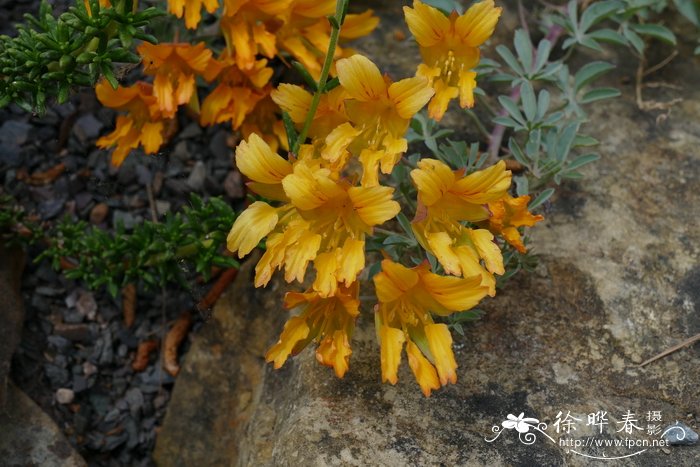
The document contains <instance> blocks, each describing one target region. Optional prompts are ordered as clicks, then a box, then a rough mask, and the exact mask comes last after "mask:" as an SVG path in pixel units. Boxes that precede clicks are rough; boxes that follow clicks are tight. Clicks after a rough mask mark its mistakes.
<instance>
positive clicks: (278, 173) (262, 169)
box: [236, 133, 292, 184]
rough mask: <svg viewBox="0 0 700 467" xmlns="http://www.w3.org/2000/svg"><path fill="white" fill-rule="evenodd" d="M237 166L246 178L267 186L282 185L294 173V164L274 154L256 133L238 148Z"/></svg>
mask: <svg viewBox="0 0 700 467" xmlns="http://www.w3.org/2000/svg"><path fill="white" fill-rule="evenodd" d="M236 166H237V167H238V170H240V171H241V173H242V174H243V175H245V176H246V177H248V178H250V179H251V180H255V181H256V182H260V183H266V184H276V183H280V182H281V181H282V179H283V178H284V177H285V176H287V175H289V174H290V173H292V164H290V163H289V162H288V161H286V160H284V159H283V158H282V157H281V156H280V155H278V154H276V153H274V152H273V151H272V149H270V146H268V145H267V143H266V142H265V141H264V140H263V139H262V138H261V137H259V136H258V135H257V134H255V133H253V134H251V135H250V137H249V138H248V141H247V142H246V141H241V143H240V144H239V145H238V148H236Z"/></svg>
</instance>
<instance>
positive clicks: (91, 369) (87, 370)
mask: <svg viewBox="0 0 700 467" xmlns="http://www.w3.org/2000/svg"><path fill="white" fill-rule="evenodd" d="M83 373H84V374H85V376H92V375H94V374H95V373H97V366H96V365H95V364H94V363H92V362H84V363H83Z"/></svg>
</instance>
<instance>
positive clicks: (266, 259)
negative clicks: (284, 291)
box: [228, 135, 400, 296]
mask: <svg viewBox="0 0 700 467" xmlns="http://www.w3.org/2000/svg"><path fill="white" fill-rule="evenodd" d="M321 163H322V160H319V159H314V158H310V157H309V156H307V157H304V158H300V159H299V160H296V161H293V163H292V162H290V161H287V160H285V159H283V158H282V157H280V156H279V155H277V154H275V153H274V152H273V151H272V149H271V148H270V147H269V146H268V145H267V144H266V143H265V142H264V141H263V140H262V139H261V138H260V137H259V136H257V135H251V137H250V138H249V139H248V141H244V142H242V143H241V144H240V145H239V147H238V148H237V149H236V164H237V166H238V169H239V170H240V171H241V173H243V174H244V175H245V176H246V177H248V178H249V179H251V180H252V182H251V183H250V184H249V185H248V186H249V187H250V189H251V190H253V191H254V192H256V193H259V194H261V195H263V196H266V197H268V198H270V199H273V200H278V201H282V202H283V204H282V205H281V206H280V207H277V208H273V207H271V206H270V205H268V204H267V203H263V202H257V203H254V204H253V205H251V206H250V207H249V208H248V209H247V210H246V211H244V213H243V214H242V215H241V216H239V218H238V219H236V222H235V223H234V224H233V227H232V228H231V232H230V233H229V237H228V248H229V250H231V251H232V252H236V251H237V252H238V256H239V257H243V256H245V255H246V254H248V253H249V252H250V251H251V250H252V249H253V248H254V247H255V245H257V243H258V242H259V241H260V240H262V239H263V238H264V237H267V242H266V251H265V253H264V254H263V256H262V258H261V259H260V261H259V263H258V265H257V267H256V269H255V271H256V278H255V284H256V286H257V287H260V286H264V285H266V284H267V283H268V281H269V280H270V278H271V277H272V273H273V272H274V271H275V270H276V269H282V268H284V270H285V280H287V282H291V281H293V280H297V281H299V282H302V281H303V280H304V277H305V274H306V269H307V266H308V264H309V262H311V261H314V260H315V261H316V262H315V267H316V280H315V281H314V289H315V290H316V291H318V292H319V293H320V294H321V295H322V296H331V295H333V294H334V293H335V292H336V289H337V287H338V283H339V282H342V283H345V285H346V286H349V285H350V284H351V283H352V282H354V281H355V280H356V278H357V274H358V273H359V272H360V271H361V270H362V269H363V268H364V265H365V262H364V261H365V256H364V241H365V237H366V235H367V234H370V233H371V232H372V230H373V227H374V226H376V225H379V224H382V223H384V222H386V221H387V220H389V219H391V218H393V217H394V216H396V214H398V212H399V210H400V206H399V204H398V203H397V202H396V201H394V200H393V199H392V195H393V192H394V189H393V188H390V187H383V186H374V187H356V186H352V185H351V184H350V183H349V182H348V181H347V180H346V179H343V178H338V175H337V174H336V173H334V172H332V171H331V170H329V169H327V168H325V167H322V166H321ZM248 210H251V211H252V212H251V213H250V214H246V213H247V212H248Z"/></svg>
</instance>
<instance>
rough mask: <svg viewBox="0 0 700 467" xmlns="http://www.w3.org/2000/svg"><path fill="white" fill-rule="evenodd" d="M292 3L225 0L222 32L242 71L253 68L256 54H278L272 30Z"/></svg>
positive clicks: (271, 55) (272, 55)
mask: <svg viewBox="0 0 700 467" xmlns="http://www.w3.org/2000/svg"><path fill="white" fill-rule="evenodd" d="M292 2H293V0H224V15H223V16H222V18H221V32H222V34H223V35H224V39H225V40H226V47H227V48H228V50H229V52H230V53H231V55H232V56H233V57H234V58H235V60H236V64H237V65H238V67H239V68H241V69H244V70H245V69H248V68H252V67H253V66H254V64H255V60H256V58H255V57H256V55H258V54H262V55H264V56H265V57H267V58H272V57H274V56H275V54H276V53H277V45H276V43H277V39H276V37H275V31H276V30H277V28H278V27H279V25H280V23H281V22H282V21H283V18H284V16H285V15H286V14H287V12H288V10H289V8H290V6H291V4H292Z"/></svg>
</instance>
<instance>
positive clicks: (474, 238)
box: [411, 159, 511, 296]
mask: <svg viewBox="0 0 700 467" xmlns="http://www.w3.org/2000/svg"><path fill="white" fill-rule="evenodd" d="M411 178H412V179H413V183H414V184H415V186H416V188H417V189H418V201H419V209H418V212H417V213H416V219H414V221H413V224H412V225H413V232H414V233H415V235H416V238H417V239H418V241H419V243H420V244H421V245H422V246H423V248H425V249H426V250H427V251H429V252H430V253H432V254H433V255H435V257H436V258H437V259H438V261H439V262H440V265H441V266H442V267H443V268H444V269H445V272H446V273H448V274H454V275H457V276H459V275H463V276H465V277H467V276H472V275H479V274H480V275H481V276H482V285H484V286H487V287H488V288H489V295H491V296H493V295H495V293H496V281H495V278H494V277H493V274H503V273H504V272H505V269H504V266H503V255H502V253H501V250H500V248H499V247H498V245H497V244H496V243H495V242H494V237H493V234H491V232H489V231H488V230H486V229H471V228H467V227H465V226H464V225H463V222H464V221H468V222H481V221H485V220H486V219H488V218H489V211H488V209H486V205H487V203H490V202H494V201H496V200H498V199H501V198H503V196H505V194H506V191H507V190H508V188H509V187H510V182H511V173H510V171H507V170H505V163H504V162H503V161H500V162H498V163H497V164H495V165H493V166H491V167H489V168H487V169H483V170H478V171H476V172H474V173H471V174H469V175H466V176H465V175H464V174H463V171H453V170H451V169H450V167H448V166H447V165H446V164H444V163H443V162H440V161H438V160H436V159H423V160H421V161H419V162H418V168H417V169H414V170H413V171H411ZM481 260H483V261H484V266H482V265H481Z"/></svg>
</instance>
